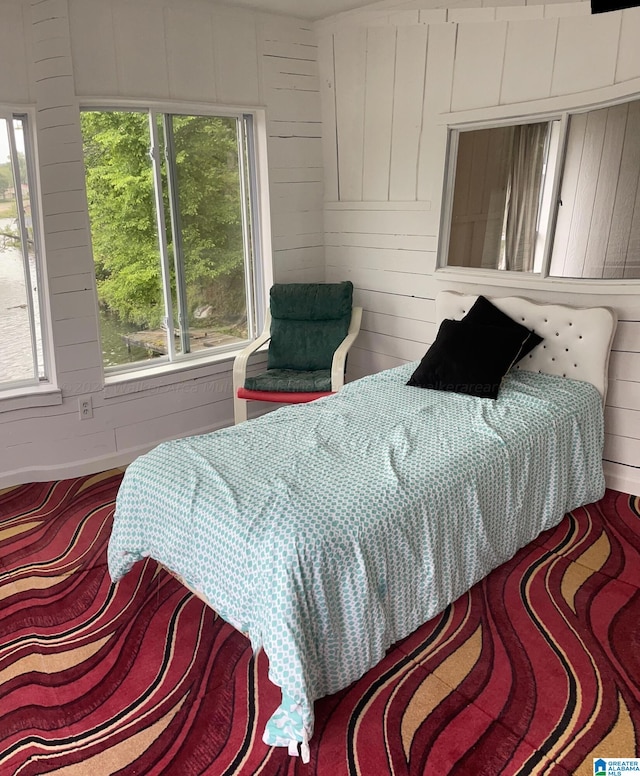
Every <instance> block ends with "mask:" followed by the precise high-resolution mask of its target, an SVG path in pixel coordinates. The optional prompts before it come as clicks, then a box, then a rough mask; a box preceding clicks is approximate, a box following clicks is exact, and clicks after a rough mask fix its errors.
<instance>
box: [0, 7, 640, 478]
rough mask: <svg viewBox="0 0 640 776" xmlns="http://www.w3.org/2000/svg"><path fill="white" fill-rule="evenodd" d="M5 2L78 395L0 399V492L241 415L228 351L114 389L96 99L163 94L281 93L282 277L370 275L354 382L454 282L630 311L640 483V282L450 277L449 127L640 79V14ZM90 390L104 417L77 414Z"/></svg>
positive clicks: (68, 381)
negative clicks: (85, 159)
mask: <svg viewBox="0 0 640 776" xmlns="http://www.w3.org/2000/svg"><path fill="white" fill-rule="evenodd" d="M515 1H516V0H514V2H515ZM2 5H3V8H2V22H3V23H2V25H0V101H1V102H3V103H9V104H14V105H25V106H34V108H35V115H36V119H37V142H38V149H39V173H40V183H41V188H42V200H43V209H44V241H45V247H46V253H47V256H46V259H47V265H46V270H47V278H48V291H49V295H48V302H49V303H50V307H51V313H52V319H53V326H52V331H51V339H52V342H53V351H52V352H53V356H54V360H55V374H56V375H57V379H58V382H59V385H60V388H61V398H60V399H59V401H60V402H61V403H58V404H55V403H51V402H52V401H53V400H48V399H46V398H41V399H38V400H34V401H33V402H32V405H31V406H29V407H22V408H20V403H19V402H18V403H16V402H14V401H7V400H6V399H0V486H2V485H8V484H12V483H16V482H20V481H26V480H30V479H36V478H39V479H49V478H53V477H58V476H74V475H76V474H79V473H81V472H82V471H92V470H96V469H100V468H104V467H105V466H108V465H114V464H120V463H125V462H127V461H128V460H130V459H131V458H132V457H133V456H134V455H135V454H137V453H139V452H142V451H143V450H145V449H147V448H149V447H151V446H153V445H154V444H156V443H157V442H159V441H161V440H162V439H165V438H168V437H172V436H180V435H185V434H189V433H194V432H199V431H205V430H210V429H213V428H216V427H219V426H221V425H225V424H227V423H230V422H231V417H232V408H231V380H230V365H229V363H228V362H224V361H223V362H220V363H219V364H216V365H213V366H208V367H207V366H200V367H197V368H194V369H191V370H187V371H185V372H183V373H181V374H179V375H175V376H174V377H173V378H172V379H171V380H170V381H168V382H167V381H166V380H164V379H161V378H154V379H152V380H149V379H147V380H145V381H144V382H143V381H137V382H136V381H134V382H132V383H129V384H125V385H122V386H119V387H113V386H110V387H109V389H107V390H105V389H104V381H103V373H102V368H101V359H100V351H99V345H98V335H97V316H96V301H95V289H94V283H93V274H92V262H91V254H90V248H89V232H88V220H87V213H86V203H85V197H84V180H83V175H82V157H81V148H80V131H79V122H78V109H79V105H80V104H81V102H82V100H84V99H89V98H91V99H93V98H105V99H107V100H108V99H109V98H111V99H115V98H122V99H131V100H135V98H155V99H158V100H173V99H180V100H186V101H191V102H205V103H209V104H216V103H220V104H222V103H229V102H231V103H233V104H234V105H248V106H256V105H258V106H260V105H262V106H264V107H266V112H267V113H266V115H267V131H268V135H269V138H268V157H269V177H270V195H271V207H272V213H273V219H272V224H271V226H272V237H271V244H272V247H273V255H274V276H275V279H277V280H306V279H309V280H318V279H323V278H326V279H327V280H334V279H335V280H338V279H344V278H346V277H349V278H351V279H352V280H353V281H354V283H355V285H356V289H357V291H356V294H357V299H358V301H359V302H360V303H361V304H363V306H364V308H365V315H364V321H363V331H362V333H361V335H360V338H359V340H358V343H357V348H356V349H355V350H354V351H353V352H352V354H351V356H350V361H349V363H350V369H351V372H352V376H359V375H362V374H366V373H369V372H372V371H374V370H378V369H382V368H385V367H388V366H392V365H394V364H398V363H401V362H404V361H407V360H413V359H417V358H419V357H420V356H422V354H423V353H424V351H425V349H426V346H427V345H428V344H429V343H430V342H431V341H432V340H433V337H434V334H435V326H434V303H433V300H434V298H435V295H436V293H437V291H438V290H439V289H440V288H459V289H461V290H471V291H476V292H478V291H483V292H485V293H500V294H508V293H513V292H514V291H515V292H520V293H527V294H528V295H530V296H532V297H534V298H538V299H548V300H559V301H565V302H570V303H576V304H603V303H605V304H609V305H611V306H613V307H614V308H615V309H616V310H617V312H618V314H619V316H620V319H621V323H620V325H619V328H618V334H617V337H616V341H615V345H614V353H613V358H612V362H611V383H610V390H609V396H608V407H607V447H606V452H605V455H606V458H607V474H608V478H609V483H610V484H611V485H612V486H613V487H618V488H619V489H621V490H623V491H624V490H626V491H628V492H634V493H640V469H639V468H638V467H639V465H640V391H639V390H638V383H639V382H640V345H639V342H640V300H639V299H638V294H637V293H627V291H628V289H625V288H623V287H616V289H615V291H614V290H613V289H612V288H608V289H607V290H606V292H601V291H600V290H599V289H595V287H594V286H585V285H580V284H577V283H571V282H554V283H553V284H549V283H545V284H544V285H543V284H541V283H538V284H536V283H533V284H529V285H527V286H525V285H522V284H521V285H518V286H514V285H513V284H512V281H511V280H510V279H507V280H505V279H504V278H503V279H501V280H499V281H496V282H499V283H500V285H498V286H497V287H496V285H495V284H494V281H493V280H490V279H488V278H487V279H486V280H484V281H482V282H479V283H473V284H466V285H465V283H464V282H463V281H462V280H461V279H460V275H457V276H456V275H455V274H442V273H435V258H436V249H437V240H438V231H439V215H440V214H439V209H440V200H441V195H442V186H443V170H444V155H445V143H446V124H447V121H454V120H455V121H461V120H465V119H469V120H472V119H484V118H491V117H494V118H495V117H503V116H509V115H525V114H527V113H530V112H531V111H543V110H550V109H561V108H567V107H573V106H576V105H584V104H588V103H591V102H597V101H598V100H600V99H609V98H615V97H619V96H623V95H626V94H633V93H639V92H640V57H638V54H637V40H638V39H639V36H640V11H639V10H638V9H632V10H628V11H624V12H616V13H612V14H604V15H602V16H600V17H595V18H591V17H590V16H589V15H588V8H587V4H586V3H582V2H577V3H566V4H565V3H551V2H550V3H548V4H531V3H527V4H524V3H522V2H519V4H514V5H504V4H502V2H500V3H496V5H497V7H493V5H492V0H484V5H483V4H482V0H455V5H456V6H458V7H457V8H451V9H449V10H446V9H442V8H441V9H435V10H434V9H425V8H422V7H421V2H420V0H410V1H409V0H407V1H406V2H402V3H399V2H397V0H392V2H391V3H390V4H389V5H390V6H393V7H390V8H385V7H384V4H382V3H377V4H376V7H375V9H374V10H371V11H369V12H352V13H349V14H345V15H342V16H341V17H339V19H336V20H334V21H331V20H329V21H327V22H322V23H319V24H318V25H316V27H315V29H310V25H309V24H307V23H304V22H300V21H297V20H294V19H288V18H286V17H278V16H268V15H263V14H254V13H250V12H247V11H239V10H238V11H236V10H233V9H230V8H226V9H223V8H214V7H213V6H211V5H210V4H209V3H208V2H206V1H205V0H3V4H2ZM594 52H598V55H597V56H595V55H594ZM318 68H319V75H318ZM318 89H319V90H320V94H321V96H322V108H321V103H320V99H319V93H318ZM321 121H322V122H323V125H324V131H323V132H322V133H321V131H320V127H321V124H320V122H321ZM321 135H322V136H321ZM323 177H324V184H325V196H324V215H323V211H322V207H323V205H322V190H323ZM323 218H324V221H323ZM325 246H326V263H325ZM510 283H511V285H509V284H510ZM594 289H595V290H594ZM85 394H89V395H91V397H92V400H93V405H94V417H93V419H92V420H86V421H80V420H79V418H78V408H77V397H78V395H85ZM38 403H39V404H41V405H43V406H35V405H36V404H38Z"/></svg>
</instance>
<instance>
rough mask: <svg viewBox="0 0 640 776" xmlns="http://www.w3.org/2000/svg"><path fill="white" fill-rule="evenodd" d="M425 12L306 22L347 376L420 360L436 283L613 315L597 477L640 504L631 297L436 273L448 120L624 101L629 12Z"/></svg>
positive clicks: (633, 65) (637, 358)
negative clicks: (349, 320) (346, 303)
mask: <svg viewBox="0 0 640 776" xmlns="http://www.w3.org/2000/svg"><path fill="white" fill-rule="evenodd" d="M426 5H427V4H426V3H424V4H423V3H421V2H420V0H412V1H411V2H405V3H401V4H400V5H399V4H398V3H397V2H396V3H394V2H390V3H389V4H388V6H389V7H387V8H385V7H384V4H383V3H378V4H376V7H375V8H372V9H370V10H368V11H359V12H358V11H354V12H350V13H347V14H344V15H342V16H341V17H339V18H335V19H333V20H326V21H324V22H320V23H318V24H317V26H316V29H317V31H318V41H319V47H320V48H319V64H320V88H321V94H322V107H323V121H324V124H325V142H324V145H323V151H324V163H325V198H326V202H325V241H326V261H327V280H329V281H331V280H337V279H343V278H350V279H352V280H353V282H354V284H355V286H356V289H357V291H356V297H357V300H358V301H359V302H360V303H361V304H362V305H363V307H364V318H363V330H362V333H361V335H360V337H359V339H358V341H357V343H356V345H357V347H356V349H355V350H354V351H353V352H352V354H351V356H350V368H351V376H354V377H355V376H361V375H363V374H367V373H370V372H373V371H376V370H379V369H383V368H386V367H390V366H393V365H396V364H399V363H402V362H405V361H408V360H413V359H418V358H420V357H422V355H423V354H424V352H425V350H426V347H427V346H428V344H429V343H431V342H432V341H433V338H434V336H435V325H434V321H435V306H434V299H435V296H436V294H437V292H438V291H439V290H440V289H442V288H453V289H459V290H466V291H469V292H475V293H479V292H480V293H486V294H497V295H507V294H513V293H516V294H518V293H519V294H526V295H528V296H531V297H532V298H535V299H540V300H549V301H560V302H564V303H568V304H576V305H592V304H595V305H602V304H604V305H608V306H611V307H613V308H614V309H615V310H616V312H617V314H618V316H619V319H620V323H619V326H618V330H617V336H616V339H615V343H614V352H613V354H612V359H611V365H610V389H609V395H608V400H607V408H606V447H605V459H606V465H605V466H606V473H607V481H608V483H609V485H610V486H611V487H615V488H618V489H620V490H622V491H625V492H630V493H635V494H640V294H639V293H638V292H639V291H640V287H638V286H637V285H636V286H635V287H633V286H629V285H626V286H625V285H621V284H618V285H609V286H602V285H597V284H596V285H592V282H589V281H583V282H576V281H563V280H553V281H551V280H549V281H540V280H537V281H536V280H531V281H528V280H526V279H524V278H521V279H515V280H514V279H513V278H512V277H506V278H505V277H504V276H502V277H499V278H495V276H491V275H488V274H485V275H479V276H475V277H474V281H473V282H469V281H468V277H467V278H466V279H465V278H464V272H465V271H466V270H460V271H458V272H456V271H454V270H448V271H445V272H441V271H438V272H436V270H435V267H436V251H437V243H438V233H439V219H440V202H441V197H442V191H443V177H444V165H445V152H446V126H447V123H459V122H464V121H473V120H483V119H488V118H506V117H509V116H523V115H527V114H532V113H541V112H547V111H553V110H556V111H557V110H563V109H567V108H571V107H577V106H585V105H590V104H592V103H597V102H599V101H601V100H607V99H616V98H619V97H622V96H624V95H634V94H636V95H637V93H639V92H640V56H639V55H638V48H637V41H638V40H640V9H638V8H635V9H629V10H625V11H622V12H614V13H607V14H602V15H599V16H590V15H589V4H588V3H583V2H574V3H549V4H529V3H527V4H526V5H524V4H520V5H504V4H502V3H499V4H496V5H497V6H498V7H493V3H492V1H491V0H485V2H483V3H481V2H477V3H474V2H468V3H465V6H467V7H457V8H451V9H449V10H447V9H444V8H441V9H436V10H433V9H431V10H430V9H427V8H425V6H426ZM455 5H456V6H460V3H458V2H456V3H455ZM332 127H335V142H334V133H333V132H332ZM465 281H466V282H465Z"/></svg>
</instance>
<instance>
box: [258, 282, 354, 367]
mask: <svg viewBox="0 0 640 776" xmlns="http://www.w3.org/2000/svg"><path fill="white" fill-rule="evenodd" d="M352 306H353V283H351V281H350V280H347V281H345V282H343V283H276V284H275V285H274V286H272V288H271V291H270V310H271V341H270V343H269V353H268V359H267V367H268V368H269V369H295V370H296V371H315V370H317V369H330V368H331V360H332V358H333V354H334V352H335V350H336V348H337V347H338V345H340V343H341V342H342V340H343V339H344V338H345V337H346V335H347V331H348V329H349V322H350V320H351V308H352Z"/></svg>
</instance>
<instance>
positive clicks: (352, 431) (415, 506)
mask: <svg viewBox="0 0 640 776" xmlns="http://www.w3.org/2000/svg"><path fill="white" fill-rule="evenodd" d="M475 300H476V297H475V296H465V295H461V294H457V293H454V292H442V293H441V294H439V296H438V299H437V316H438V321H439V322H442V326H441V327H440V330H439V331H443V330H444V328H445V324H446V322H447V321H451V320H454V321H459V320H460V319H462V318H463V317H465V316H466V315H467V312H468V311H469V310H470V308H472V305H473V304H474V301H475ZM493 303H494V304H495V306H496V307H497V308H498V309H500V310H501V311H502V312H504V313H506V314H507V315H509V317H510V318H511V319H512V320H514V321H516V320H517V321H518V322H520V323H521V324H522V325H523V326H526V327H527V328H528V329H529V330H533V331H535V332H536V333H537V335H539V337H538V341H539V338H540V337H542V338H543V341H542V342H541V343H540V344H538V345H537V346H536V347H535V348H534V349H533V350H532V351H531V352H529V353H527V354H526V355H525V356H524V357H522V358H521V359H520V360H519V362H518V363H517V364H515V365H514V366H513V368H510V369H509V370H508V373H507V374H506V377H505V378H504V380H502V381H501V383H500V387H499V395H498V398H497V399H495V400H494V399H490V398H480V397H478V396H472V395H467V394H465V393H460V392H454V391H450V390H425V389H424V388H421V387H415V386H413V385H408V384H407V382H408V381H410V379H412V377H413V375H415V374H416V373H417V367H418V364H417V363H413V364H405V365H402V366H399V367H396V368H393V369H389V370H386V371H384V372H380V373H378V374H374V375H370V376H368V377H365V378H362V379H361V380H357V381H354V382H351V383H348V384H347V385H346V386H345V387H344V388H343V389H342V390H341V391H340V392H339V393H338V394H335V395H333V396H329V397H326V398H323V399H320V400H318V401H315V402H312V403H311V404H302V405H294V406H289V407H285V408H282V409H280V410H276V411H275V412H272V413H269V414H268V415H265V416H262V417H260V418H257V419H254V420H252V421H250V422H247V423H244V424H241V425H239V426H234V427H231V428H227V429H221V430H219V431H216V432H214V433H212V434H206V435H201V436H197V437H189V438H185V439H179V440H175V441H171V442H167V443H164V444H161V445H159V446H158V447H157V448H155V449H154V450H152V451H151V452H150V453H147V454H146V455H144V456H141V457H140V458H138V459H137V460H136V461H134V462H133V463H132V464H131V466H129V468H128V469H127V472H126V474H125V477H124V479H123V482H122V486H121V488H120V491H119V493H118V498H117V504H116V512H115V517H114V525H113V530H112V534H111V538H110V542H109V549H108V562H109V570H110V574H111V577H112V579H113V581H114V582H117V580H119V579H120V578H121V577H122V576H123V575H124V574H126V573H127V571H128V570H129V569H130V568H131V566H132V565H133V564H134V563H135V562H137V561H139V560H141V559H142V558H145V557H152V558H154V559H156V560H157V561H158V562H159V563H161V564H163V565H164V566H165V567H166V568H167V569H169V570H170V571H171V572H172V573H174V574H176V575H177V576H178V577H179V578H180V579H181V580H182V581H184V583H185V584H186V585H187V586H188V587H189V588H190V589H191V590H193V591H194V592H196V593H197V594H198V595H199V596H200V597H201V598H202V599H203V600H204V601H206V602H207V603H208V604H209V605H210V606H212V607H213V609H215V610H216V612H218V614H219V615H220V616H221V617H223V618H224V619H225V620H227V621H228V622H230V623H231V624H232V625H233V626H235V627H236V628H238V629H239V630H241V631H242V632H244V633H245V634H246V635H247V636H248V638H249V639H250V640H251V644H252V647H253V649H254V650H258V649H263V650H264V652H265V653H266V655H267V657H268V659H269V678H270V680H271V681H272V682H273V683H274V684H276V685H277V686H278V687H279V688H280V689H281V692H282V702H281V704H280V706H279V707H278V708H277V709H276V710H274V714H273V716H272V717H271V719H270V720H269V722H268V723H267V726H266V728H265V731H264V736H263V739H264V741H265V742H266V743H268V744H270V745H275V746H287V747H288V748H289V752H290V753H291V754H297V753H298V752H300V753H301V754H302V757H303V760H305V761H306V760H308V758H309V740H310V738H311V736H312V733H313V723H314V718H313V704H314V701H315V700H316V699H318V698H320V697H323V696H324V695H328V694H331V693H334V692H337V691H338V690H340V689H342V688H344V687H346V686H348V685H349V684H350V683H351V682H353V681H355V680H356V679H358V678H360V677H361V676H362V675H363V674H364V673H365V672H366V671H367V670H368V669H369V668H371V667H373V666H374V665H376V664H377V663H378V662H379V661H380V660H381V659H382V658H383V657H384V655H385V652H386V650H387V649H388V648H389V647H390V646H391V645H392V644H393V643H395V642H396V641H398V640H400V639H402V638H404V637H406V636H408V635H409V634H410V633H412V632H413V631H414V630H415V629H416V628H417V627H418V626H420V625H421V624H422V623H424V622H426V621H427V620H429V619H430V618H432V617H434V616H435V615H436V614H438V613H439V612H441V611H442V610H443V609H444V608H445V607H446V606H448V605H449V604H450V603H452V602H453V601H454V600H455V599H456V598H458V597H459V596H460V595H462V594H463V593H464V592H465V591H467V590H468V589H469V588H470V587H471V586H472V585H473V584H475V583H476V582H478V581H479V580H480V579H482V578H483V577H484V576H486V574H488V573H489V572H490V571H491V570H493V569H494V568H496V567H497V566H499V565H500V564H502V563H504V562H505V561H506V560H508V559H509V558H511V557H512V556H513V555H514V554H515V553H516V552H517V550H518V549H520V548H521V547H523V546H524V545H526V544H528V543H529V542H530V541H531V540H533V539H534V538H535V537H536V536H537V535H538V534H539V533H541V532H542V531H544V530H546V529H548V528H551V527H553V526H555V525H556V524H557V523H558V522H560V520H561V519H562V517H563V516H564V514H565V513H566V512H568V511H570V510H572V509H575V508H577V507H579V506H581V505H583V504H586V503H591V502H593V501H596V500H598V499H599V498H601V497H602V495H603V493H604V476H603V472H602V445H603V435H604V429H603V425H604V421H603V402H604V397H605V393H606V388H607V366H608V358H609V351H610V348H611V341H612V337H613V333H614V329H615V316H614V315H613V314H612V312H611V311H609V310H607V309H606V308H590V309H586V308H584V309H582V308H571V307H566V306H563V305H541V304H537V303H535V302H532V301H529V300H526V299H520V298H516V297H506V298H501V299H494V300H493ZM455 325H457V324H455ZM436 341H437V340H436ZM434 345H435V343H434ZM496 483H502V485H501V487H497V486H496Z"/></svg>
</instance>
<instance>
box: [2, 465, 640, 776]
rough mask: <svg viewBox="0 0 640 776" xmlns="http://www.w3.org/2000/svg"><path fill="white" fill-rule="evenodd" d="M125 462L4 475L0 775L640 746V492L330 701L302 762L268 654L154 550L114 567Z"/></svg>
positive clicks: (433, 767) (587, 768)
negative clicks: (121, 570)
mask: <svg viewBox="0 0 640 776" xmlns="http://www.w3.org/2000/svg"><path fill="white" fill-rule="evenodd" d="M119 482H120V475H119V474H118V473H116V472H106V473H104V474H101V475H97V476H93V477H85V478H80V479H74V480H66V481H63V482H56V483H40V484H33V485H25V486H21V487H17V488H13V489H9V490H6V491H0V516H1V520H0V575H1V576H0V606H1V607H2V609H1V616H0V774H1V776H17V775H18V774H19V775H20V776H31V775H32V774H43V773H55V774H63V775H64V776H85V775H86V774H91V775H92V776H101V775H102V774H154V775H155V774H167V775H169V774H173V775H175V776H191V775H193V776H195V775H196V774H210V775H211V774H215V775H216V776H222V774H263V775H264V776H273V775H275V774H290V775H291V774H300V775H301V776H315V775H317V776H323V775H324V774H327V775H328V776H341V774H362V776H379V775H384V774H398V776H400V775H402V776H405V775H406V776H410V775H411V774H461V775H466V774H473V775H474V776H480V775H481V774H486V776H496V775H497V774H534V773H535V774H542V773H546V774H552V775H553V776H556V775H559V776H562V775H563V774H592V773H593V766H592V758H593V757H594V756H595V755H597V756H604V757H606V756H610V757H630V756H634V755H637V754H638V742H639V741H640V594H639V587H640V511H639V509H640V503H639V502H640V500H639V499H636V498H632V497H630V496H625V495H622V494H620V493H616V492H613V491H608V492H607V494H606V496H605V498H604V499H603V500H602V501H601V502H599V503H598V504H593V505H590V506H588V507H584V508H582V509H579V510H576V511H575V512H574V513H572V514H569V515H567V516H566V517H565V519H564V520H563V522H562V523H561V525H560V526H559V527H558V528H557V529H556V530H554V531H550V532H547V533H546V534H544V535H542V536H541V537H540V538H539V539H538V540H537V541H536V542H534V543H533V544H531V545H530V546H529V547H527V548H525V549H524V550H522V551H521V552H520V553H519V554H518V555H517V556H516V557H515V558H513V560H512V561H511V562H509V563H507V564H505V565H504V566H502V567H501V568H499V569H498V570H497V571H495V572H494V573H493V574H491V575H490V576H489V577H488V578H487V579H486V580H485V581H484V582H482V583H480V584H478V585H476V587H474V588H473V589H472V590H471V591H470V592H469V593H468V594H467V595H464V596H462V597H461V598H460V599H459V600H458V601H456V602H455V604H454V605H453V606H451V607H449V608H448V609H447V610H446V611H445V612H443V613H442V614H441V615H440V616H438V617H436V618H435V619H434V620H432V621H431V622H429V623H427V624H426V625H424V626H423V627H422V628H420V629H419V630H418V631H417V632H416V633H414V634H413V635H412V636H411V637H409V638H408V639H406V640H405V641H403V642H402V643H400V644H398V645H396V646H395V647H394V648H393V649H391V650H390V651H389V653H388V655H387V657H386V658H385V660H383V661H382V663H381V664H380V665H379V666H377V667H376V668H375V669H373V670H372V671H370V672H369V673H368V674H367V675H366V676H365V677H363V678H362V679H361V680H360V681H358V682H357V683H355V684H354V685H352V686H351V687H350V688H348V689H347V690H344V691H343V692H341V693H338V694H337V695H334V696H331V697H329V698H324V699H323V700H321V701H319V702H318V703H317V708H316V719H317V728H316V733H315V735H314V738H313V740H312V746H311V763H310V764H309V765H307V766H304V765H303V764H302V763H301V762H300V761H299V760H298V759H292V758H289V756H288V755H287V753H286V751H285V750H281V749H275V750H271V749H268V748H267V747H266V746H265V745H264V744H263V743H262V742H261V740H260V739H261V733H262V729H263V726H264V723H265V721H266V719H267V717H268V716H269V715H270V713H271V711H272V710H273V708H274V707H275V706H276V705H277V703H278V698H279V695H278V691H277V690H276V689H275V688H274V687H273V686H272V685H271V684H270V683H269V681H268V679H267V662H266V659H265V658H264V655H262V654H260V655H258V657H257V659H254V658H253V657H252V655H251V651H250V649H249V646H248V642H247V641H246V640H245V638H244V637H243V636H241V635H240V634H238V633H237V632H235V631H234V630H233V629H232V628H231V627H230V626H228V625H227V624H226V623H224V622H222V621H221V620H219V619H218V618H217V617H216V616H215V614H214V613H213V612H212V611H211V610H209V609H208V608H207V607H205V606H204V605H203V604H202V603H201V602H200V601H199V600H198V599H197V598H195V597H194V596H192V595H190V594H189V593H188V592H187V591H186V590H185V589H184V588H183V587H182V586H181V585H180V584H179V583H178V582H177V581H176V580H174V579H173V578H172V577H171V576H170V575H169V574H167V573H166V572H165V571H163V570H160V569H158V567H157V566H156V564H155V563H154V562H152V561H149V562H146V563H141V564H138V565H137V566H136V567H135V568H134V570H133V571H132V572H130V573H129V574H128V575H127V577H126V578H125V579H124V580H123V581H122V582H121V583H120V584H119V585H118V586H117V587H113V586H112V585H111V584H110V581H109V576H108V572H107V568H106V546H107V542H108V538H109V531H110V525H111V519H112V514H113V507H114V499H115V496H116V491H117V488H118V484H119ZM505 519H508V517H507V516H505Z"/></svg>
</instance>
